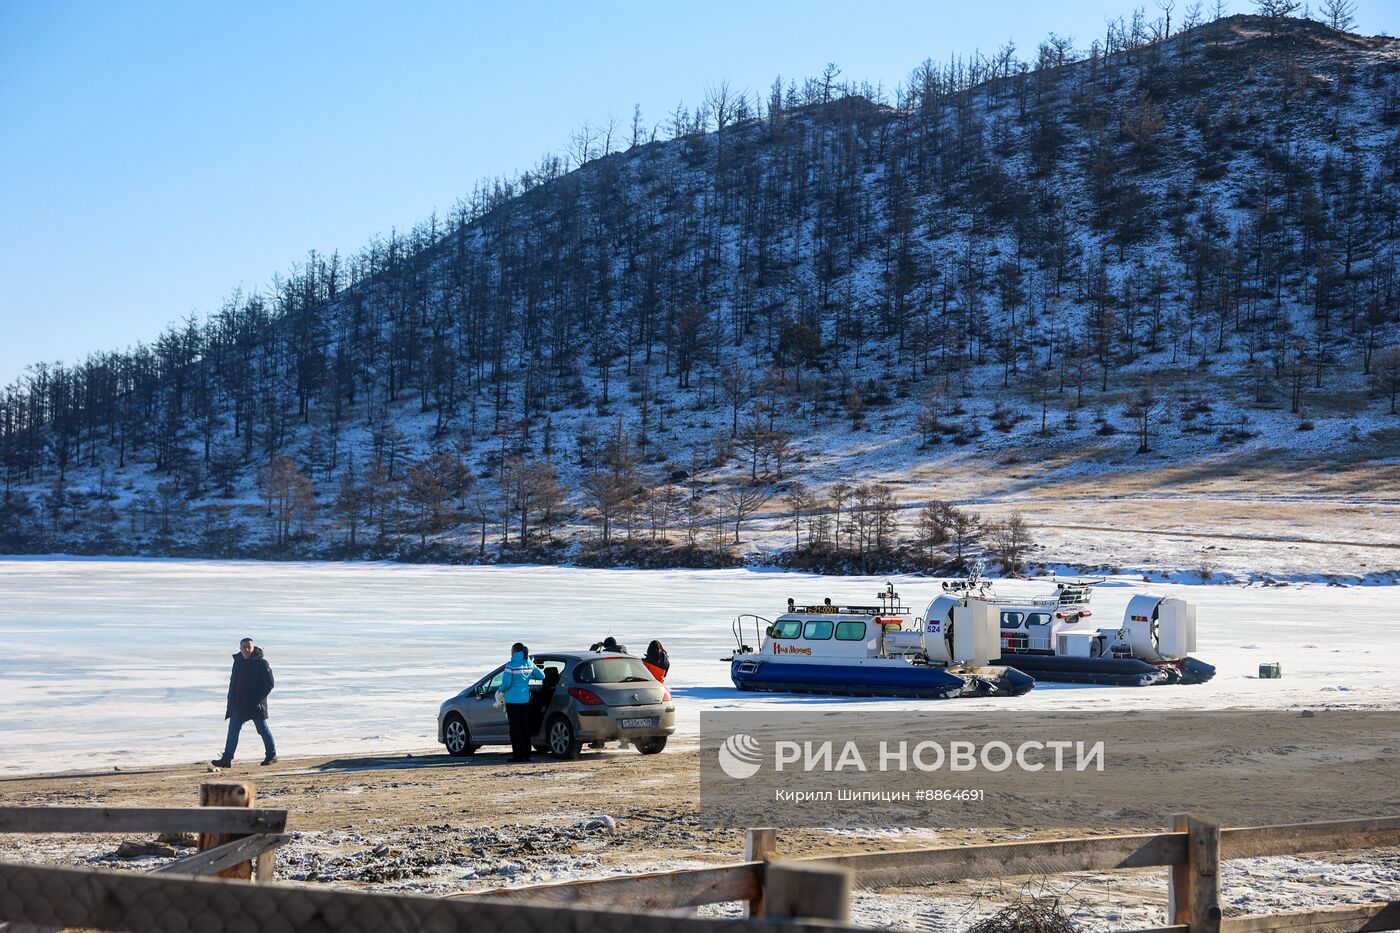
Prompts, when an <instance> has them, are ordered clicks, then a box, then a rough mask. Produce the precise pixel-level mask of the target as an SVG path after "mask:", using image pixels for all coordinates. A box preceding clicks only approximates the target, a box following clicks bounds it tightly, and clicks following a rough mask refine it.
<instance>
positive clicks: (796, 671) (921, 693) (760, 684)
mask: <svg viewBox="0 0 1400 933" xmlns="http://www.w3.org/2000/svg"><path fill="white" fill-rule="evenodd" d="M729 675H730V679H732V680H733V681H734V686H736V687H738V688H739V689H740V690H757V691H764V692H772V693H814V694H821V695H824V696H851V697H919V698H934V699H941V698H944V697H952V696H957V695H958V694H959V693H961V692H962V691H963V688H964V687H965V686H966V682H965V681H964V680H963V679H962V678H961V677H958V676H956V675H954V674H950V673H948V672H947V671H944V670H941V669H939V668H935V667H915V666H913V665H908V664H900V665H898V666H895V665H888V666H885V665H880V666H876V665H867V664H795V663H791V662H785V661H764V660H758V659H755V658H742V657H738V658H735V659H734V660H733V661H732V662H730V667H729Z"/></svg>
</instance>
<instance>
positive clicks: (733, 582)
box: [0, 559, 1400, 773]
mask: <svg viewBox="0 0 1400 933" xmlns="http://www.w3.org/2000/svg"><path fill="white" fill-rule="evenodd" d="M891 579H892V580H893V582H894V583H895V586H896V588H897V589H898V590H899V592H900V594H901V595H902V596H903V598H904V601H905V602H906V603H907V604H909V605H910V606H912V607H913V609H914V611H915V613H922V611H923V609H924V607H925V606H926V605H927V604H928V601H929V600H930V599H931V598H932V596H933V595H934V594H935V593H936V592H937V591H938V589H939V587H938V581H936V580H933V579H929V578H922V577H902V578H901V577H894V578H891ZM885 580H886V578H884V577H878V578H876V577H825V578H823V577H819V576H815V575H808V574H792V573H765V572H758V571H754V570H743V569H740V570H675V571H665V570H583V569H573V568H557V567H454V566H424V565H404V564H373V563H354V564H336V563H283V564H278V563H260V562H251V561H250V562H218V561H174V560H129V561H119V560H74V559H35V560H4V561H0V638H3V641H4V650H3V652H0V772H7V773H25V772H35V771H53V770H66V769H71V768H89V767H112V766H120V767H123V768H126V767H135V766H139V765H148V764H155V763H163V762H178V761H197V760H201V759H208V758H211V757H214V756H215V755H216V754H218V753H219V751H220V750H221V749H222V745H223V735H224V728H225V727H224V722H223V718H222V717H223V711H224V709H223V708H224V697H225V693H226V690H227V684H228V673H229V666H230V664H231V658H232V655H233V652H234V651H235V650H236V648H237V644H238V640H239V638H241V637H242V636H244V635H252V636H253V637H254V638H256V639H257V641H258V643H259V644H261V645H263V646H264V648H265V649H266V651H267V657H268V660H269V661H270V662H271V664H272V667H273V670H274V672H275V673H276V677H277V689H276V691H275V692H274V693H273V695H272V698H271V701H270V706H271V715H272V723H271V724H272V728H273V731H274V733H275V734H276V736H277V742H278V751H279V753H280V754H281V755H283V756H284V757H290V756H296V755H327V754H344V755H362V754H376V753H384V752H393V751H397V752H403V751H414V752H419V751H428V752H431V751H434V750H435V745H434V742H435V717H436V715H437V708H438V704H439V703H440V702H441V701H442V700H444V699H446V698H447V697H448V696H450V695H452V694H454V693H456V692H457V691H458V690H460V689H461V688H462V687H464V686H466V685H468V684H469V683H471V682H472V681H473V680H474V679H476V678H477V677H478V676H479V675H481V674H483V673H485V672H486V671H488V670H490V669H491V668H492V667H494V666H495V665H496V664H498V663H500V662H502V661H503V660H505V654H506V650H507V648H508V646H509V645H510V643H511V642H513V641H516V640H521V641H524V642H526V643H527V644H528V645H530V647H531V648H532V649H533V650H536V651H547V650H551V649H552V650H560V649H570V648H573V649H577V648H586V647H587V646H588V645H589V644H590V643H592V642H594V641H597V640H599V639H601V638H602V637H603V636H605V635H609V634H611V635H614V636H616V637H617V638H618V639H619V640H620V641H621V642H623V644H625V645H627V646H628V647H629V648H630V649H631V650H632V651H634V652H637V653H640V652H641V651H642V650H643V649H644V648H645V647H646V643H647V642H648V641H649V640H650V639H652V638H659V639H660V640H661V641H662V642H663V643H664V644H665V645H666V648H667V649H668V650H669V651H670V653H671V658H672V664H673V666H672V675H671V679H670V685H671V687H672V690H673V692H674V694H675V697H676V700H677V705H678V707H679V710H680V717H679V720H680V722H679V732H680V736H678V738H681V739H692V740H693V738H694V736H695V734H696V732H697V729H698V720H699V713H700V711H701V710H704V709H716V708H734V707H772V708H781V707H791V706H794V705H797V706H801V707H803V708H809V707H812V706H822V705H828V704H835V703H844V704H858V705H861V706H866V707H870V708H880V709H899V708H918V709H924V710H928V709H934V708H938V707H939V706H940V705H941V704H945V703H956V704H958V708H959V709H987V708H997V707H1003V706H1005V707H1016V708H1023V707H1024V708H1037V707H1055V708H1060V709H1109V708H1114V709H1124V708H1147V707H1151V708H1167V707H1198V708H1199V707H1207V708H1221V707H1231V706H1250V707H1274V708H1277V707H1284V706H1288V707H1292V706H1346V707H1385V708H1400V661H1397V658H1400V626H1396V625H1394V624H1393V623H1392V616H1393V613H1394V599H1395V595H1396V590H1395V589H1394V588H1393V587H1385V586H1374V587H1350V588H1347V587H1329V586H1324V585H1313V584H1304V585H1290V586H1275V587H1258V586H1251V587H1239V586H1189V585H1181V584H1144V583H1142V582H1141V581H1140V580H1133V579H1130V578H1113V579H1110V580H1109V581H1108V582H1106V583H1105V584H1104V585H1102V586H1100V587H1099V588H1098V589H1097V591H1096V593H1095V597H1094V609H1095V617H1096V621H1098V622H1100V624H1105V625H1106V624H1109V623H1111V622H1116V621H1118V620H1119V619H1121V616H1122V610H1123V607H1124V606H1125V605H1126V603H1127V601H1128V599H1129V597H1130V596H1132V595H1133V594H1135V593H1139V592H1143V591H1145V590H1152V591H1158V592H1171V593H1174V594H1177V595H1181V596H1184V597H1185V598H1187V599H1190V600H1191V601H1193V602H1194V603H1195V604H1196V605H1197V612H1198V619H1199V626H1200V632H1199V651H1197V652H1196V654H1197V656H1199V657H1200V658H1202V659H1204V660H1206V661H1208V662H1210V663H1212V664H1215V665H1216V667H1217V668H1218V671H1219V673H1218V674H1217V675H1216V678H1215V680H1213V681H1212V682H1211V683H1209V684H1206V685H1204V686H1197V687H1160V688H1146V689H1125V688H1111V687H1079V686H1067V685H1053V684H1047V685H1042V686H1040V687H1037V688H1036V689H1035V690H1034V691H1032V693H1030V694H1029V695H1027V696H1024V697H1020V698H1016V699H1002V700H957V701H910V700H905V701H900V700H834V699H829V698H812V697H789V696H779V695H755V694H741V693H739V692H738V691H736V690H734V689H733V686H732V684H731V683H730V681H729V672H728V665H727V664H725V663H724V662H722V661H721V660H720V658H721V657H723V656H725V655H727V654H728V653H729V651H730V650H731V648H732V646H733V638H732V635H731V629H730V623H731V621H732V620H733V619H734V617H735V616H736V615H737V614H739V613H741V612H753V613H758V614H760V615H765V616H768V617H770V618H771V617H772V616H773V615H774V614H776V613H778V612H780V611H781V610H782V608H783V606H784V605H785V604H786V600H787V597H788V596H793V597H795V598H797V599H798V601H799V602H805V601H815V600H818V599H820V598H821V597H824V596H830V597H831V598H832V600H833V601H842V600H844V601H847V602H861V603H871V602H873V601H874V597H875V595H876V593H877V591H879V590H882V589H883V588H884V583H885ZM998 589H999V591H1000V592H1003V593H1007V594H1011V593H1030V592H1044V591H1045V590H1047V589H1048V587H1047V584H1046V583H1045V582H1043V581H1042V582H1035V581H1030V582H1025V581H1011V582H1005V583H1003V584H1000V585H999V587H998ZM1264 661H1279V662H1281V663H1282V665H1283V677H1282V679H1280V680H1259V679H1258V678H1257V674H1258V669H1259V664H1260V663H1261V662H1264ZM260 755H261V746H260V743H259V742H258V738H257V736H256V734H255V733H254V732H253V730H252V728H251V726H249V727H247V728H246V729H245V732H244V736H243V744H242V745H241V746H240V751H239V757H240V759H252V758H256V757H259V756H260Z"/></svg>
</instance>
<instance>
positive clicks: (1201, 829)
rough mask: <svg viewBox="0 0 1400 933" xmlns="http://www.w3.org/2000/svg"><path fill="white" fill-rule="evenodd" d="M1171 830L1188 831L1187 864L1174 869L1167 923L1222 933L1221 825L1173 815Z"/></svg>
mask: <svg viewBox="0 0 1400 933" xmlns="http://www.w3.org/2000/svg"><path fill="white" fill-rule="evenodd" d="M1171 828H1172V830H1173V831H1175V832H1180V831H1181V830H1182V829H1185V830H1186V864H1184V865H1173V866H1172V869H1171V881H1170V883H1169V888H1168V889H1169V892H1170V903H1169V905H1168V910H1167V923H1168V924H1173V925H1174V924H1181V923H1185V924H1187V925H1188V926H1189V927H1190V928H1191V933H1220V918H1221V910H1220V824H1219V823H1216V822H1215V821H1213V820H1207V819H1202V818H1200V817H1197V816H1192V815H1190V814H1174V815H1173V816H1172V819H1171Z"/></svg>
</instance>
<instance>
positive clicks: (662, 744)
mask: <svg viewBox="0 0 1400 933" xmlns="http://www.w3.org/2000/svg"><path fill="white" fill-rule="evenodd" d="M632 744H633V745H634V746H635V747H636V749H637V751H639V752H641V753H642V754H643V755H659V754H661V753H662V752H663V751H665V750H666V736H664V735H658V736H654V737H652V738H649V739H637V741H635V742H633V743H632Z"/></svg>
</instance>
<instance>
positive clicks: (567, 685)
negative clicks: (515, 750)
mask: <svg viewBox="0 0 1400 933" xmlns="http://www.w3.org/2000/svg"><path fill="white" fill-rule="evenodd" d="M532 660H534V662H535V663H536V664H538V665H539V666H540V668H541V669H542V670H543V671H544V678H545V679H544V682H543V683H538V684H531V685H530V730H531V742H532V743H533V744H534V746H535V748H536V749H537V750H539V751H547V752H549V753H551V754H553V755H556V756H558V757H559V758H577V757H578V755H579V752H580V751H581V750H582V749H583V746H584V743H593V742H608V741H615V740H622V741H624V742H631V743H632V745H633V746H634V747H635V748H636V749H637V751H639V752H641V753H642V754H643V755H655V754H657V753H658V752H660V751H661V750H662V749H664V748H665V747H666V739H667V737H668V736H670V734H671V733H672V732H675V731H676V707H675V706H674V705H673V704H672V702H671V691H670V690H668V689H667V688H666V687H665V686H664V685H663V684H661V683H659V682H657V680H656V678H655V677H653V676H652V675H651V671H649V670H647V668H646V665H645V664H643V663H642V661H641V659H640V658H634V657H632V656H631V655H625V654H599V653H596V652H592V651H579V652H571V653H563V654H559V653H556V654H536V655H534V657H533V658H532ZM504 670H505V665H504V664H502V665H501V666H500V667H498V668H496V669H495V670H494V671H492V672H491V673H489V674H487V675H486V676H485V677H483V678H481V679H480V680H478V681H477V682H476V683H474V684H472V685H471V686H470V687H468V688H467V689H465V690H463V691H462V692H461V693H459V694H457V695H456V696H454V697H452V698H451V699H449V700H447V701H446V702H445V703H443V704H442V706H441V708H439V709H438V731H437V738H438V741H439V742H441V743H442V744H443V745H445V746H447V751H448V754H451V755H471V754H473V753H475V752H476V750H477V749H478V748H480V747H481V746H483V745H509V744H510V726H509V724H508V723H507V722H506V711H505V710H504V709H500V708H498V707H497V706H496V703H495V694H496V691H497V690H498V689H500V686H501V675H502V672H503V671H504Z"/></svg>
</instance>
